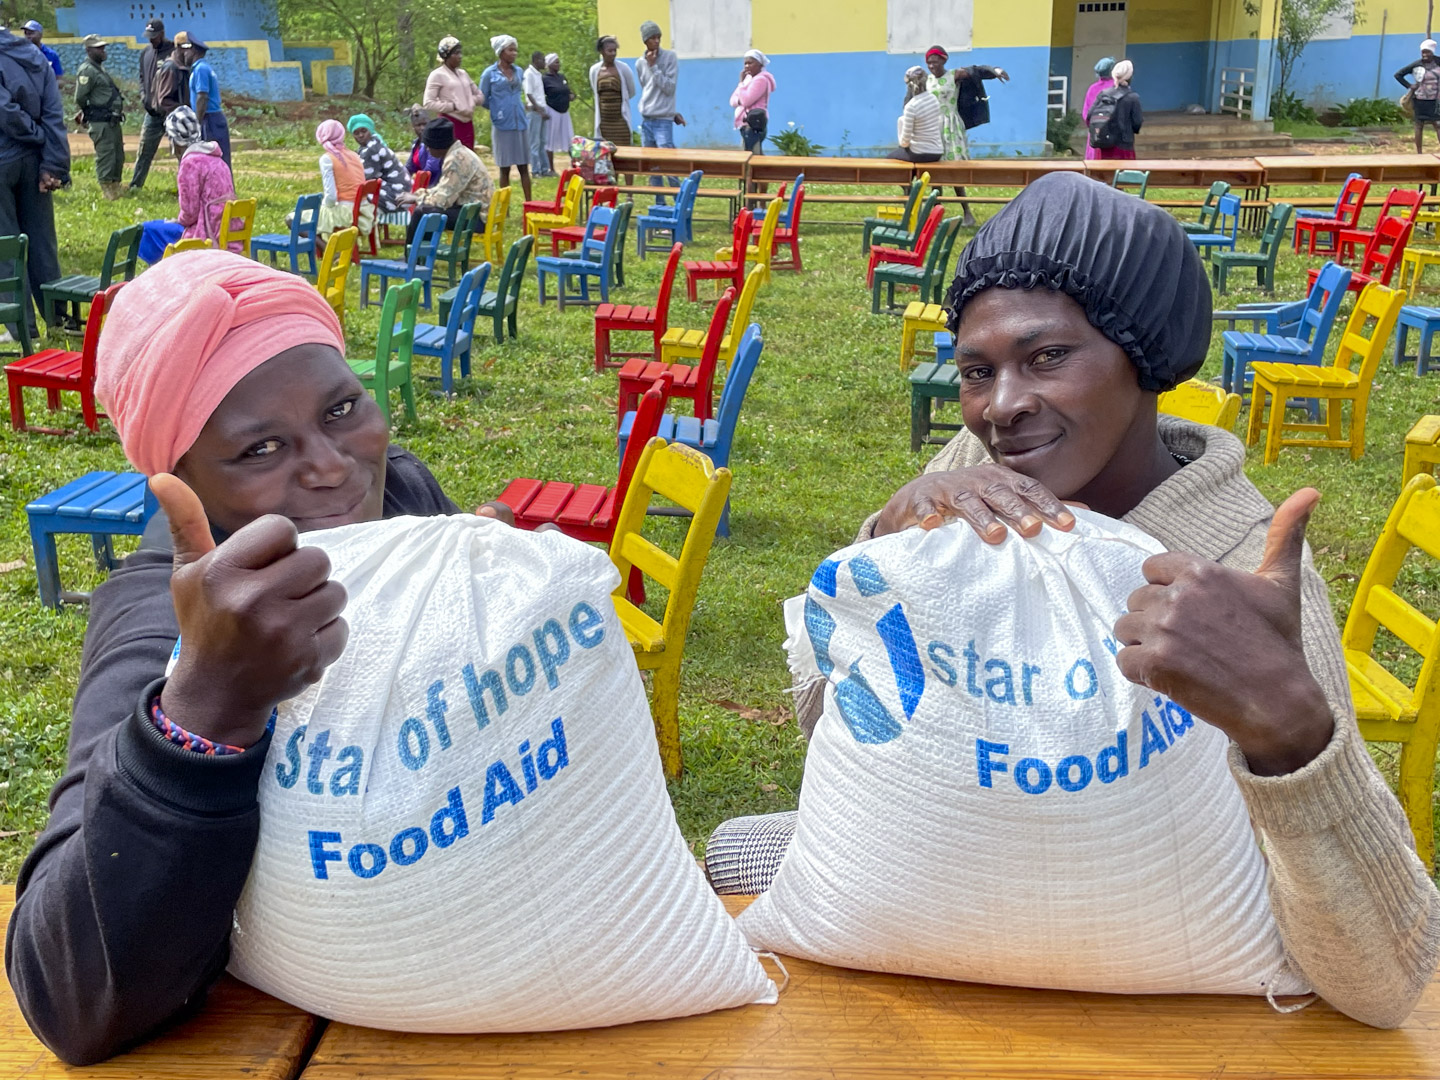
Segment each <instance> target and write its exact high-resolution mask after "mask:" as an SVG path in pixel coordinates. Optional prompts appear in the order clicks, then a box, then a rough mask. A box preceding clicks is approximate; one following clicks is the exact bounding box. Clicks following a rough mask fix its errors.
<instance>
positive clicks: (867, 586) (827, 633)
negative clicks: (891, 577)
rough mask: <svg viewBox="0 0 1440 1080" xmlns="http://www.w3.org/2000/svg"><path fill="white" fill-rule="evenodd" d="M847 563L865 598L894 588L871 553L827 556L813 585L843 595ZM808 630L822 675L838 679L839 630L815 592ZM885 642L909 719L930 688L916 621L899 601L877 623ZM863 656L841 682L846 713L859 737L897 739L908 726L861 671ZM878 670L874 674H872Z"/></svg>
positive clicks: (838, 692)
mask: <svg viewBox="0 0 1440 1080" xmlns="http://www.w3.org/2000/svg"><path fill="white" fill-rule="evenodd" d="M842 566H846V567H848V568H849V571H850V579H851V581H853V582H854V584H855V589H856V591H857V592H859V593H860V595H861V596H864V597H872V596H880V595H882V594H884V593H886V592H889V591H890V585H889V583H888V582H887V581H886V580H885V576H884V575H883V574H881V573H880V568H879V567H878V566H876V565H875V561H874V560H873V559H871V558H870V557H869V556H868V555H857V556H855V557H854V558H853V559H850V560H848V561H846V562H840V561H837V560H835V559H826V560H825V561H824V562H823V563H821V564H820V566H819V568H818V569H817V570H816V571H815V576H814V577H813V578H811V580H810V584H811V585H812V586H814V588H815V589H816V591H818V592H820V593H821V594H823V595H825V596H829V597H834V596H837V595H838V592H839V586H840V568H841V567H842ZM805 630H806V632H807V633H808V634H809V636H810V644H811V647H812V648H814V650H815V663H816V666H817V667H819V669H820V672H821V674H823V675H824V676H826V677H827V678H831V679H833V677H834V672H835V661H834V660H833V659H832V658H831V656H830V641H831V639H832V638H833V637H834V635H835V619H834V617H833V616H832V615H831V614H830V613H829V612H828V611H826V610H825V608H824V607H823V606H822V605H821V604H820V603H819V602H818V601H817V600H816V599H815V598H814V597H813V596H809V595H807V596H806V597H805ZM875 631H876V633H877V634H878V635H879V637H880V643H881V644H882V645H884V646H885V654H886V656H887V657H888V659H889V661H890V671H891V674H893V675H894V677H895V689H896V691H897V693H898V695H899V699H900V708H901V711H902V712H904V714H905V719H906V720H909V719H910V718H911V717H912V716H914V715H915V707H916V706H917V705H918V704H919V703H920V696H921V695H922V694H923V693H924V692H925V669H924V668H923V667H922V666H921V664H920V650H919V649H918V648H916V646H915V635H914V634H913V633H912V632H911V630H910V620H908V619H907V618H906V617H905V611H904V609H903V608H902V607H901V605H900V604H896V605H895V606H894V607H892V608H891V609H890V610H889V611H887V612H886V613H885V614H884V615H882V616H881V617H880V618H879V619H878V620H877V621H876V623H875ZM862 659H864V658H863V657H861V658H859V659H857V660H855V661H854V662H853V663H852V664H851V665H850V673H849V674H848V675H847V676H845V677H844V678H843V679H840V680H839V681H838V682H836V684H835V702H836V704H838V705H839V706H840V715H841V717H842V718H843V719H844V721H845V725H846V726H847V727H848V728H849V729H850V734H851V735H853V736H854V737H855V741H856V742H861V743H887V742H889V741H890V740H892V739H895V738H897V737H898V736H899V735H900V732H901V730H902V728H901V723H900V721H898V720H897V719H895V717H894V716H892V715H891V713H890V710H889V709H888V708H886V707H885V703H884V702H883V701H881V700H880V696H879V695H878V694H877V693H876V692H875V688H874V687H873V686H871V684H870V681H869V680H868V679H867V678H866V677H865V676H864V675H863V674H862V673H861V671H860V663H861V660H862ZM872 674H873V673H872Z"/></svg>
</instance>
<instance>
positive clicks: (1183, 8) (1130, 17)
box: [976, 0, 1440, 49]
mask: <svg viewBox="0 0 1440 1080" xmlns="http://www.w3.org/2000/svg"><path fill="white" fill-rule="evenodd" d="M1075 3H1076V0H1055V4H1054V8H1053V11H1052V15H1051V22H1050V44H1051V46H1052V47H1054V48H1057V49H1064V48H1069V47H1070V45H1071V44H1072V43H1073V42H1074V40H1075ZM986 6H987V7H989V6H990V5H988V4H987V5H986ZM996 6H1002V5H996ZM1260 7H1261V10H1260V13H1259V14H1257V15H1250V14H1247V13H1246V11H1245V4H1244V0H1129V3H1128V6H1127V9H1126V16H1127V18H1126V40H1127V41H1129V42H1131V43H1133V44H1137V45H1163V44H1168V43H1170V42H1178V41H1209V40H1211V39H1212V38H1213V39H1214V40H1216V41H1236V40H1244V39H1246V38H1252V37H1267V38H1268V37H1271V36H1273V33H1274V28H1275V14H1276V10H1277V9H1276V4H1275V0H1265V2H1262V3H1261V5H1260ZM1427 7H1428V4H1427V0H1360V3H1359V10H1360V12H1361V14H1362V16H1363V20H1362V21H1361V22H1360V23H1358V24H1357V25H1356V27H1355V30H1354V33H1355V34H1356V35H1357V36H1358V35H1361V34H1379V33H1380V27H1381V22H1382V18H1383V19H1384V25H1385V33H1386V36H1387V37H1388V36H1389V35H1391V34H1408V35H1411V36H1414V37H1416V38H1417V40H1416V45H1417V46H1418V45H1419V40H1418V39H1419V38H1423V37H1424V36H1425V19H1426V13H1427ZM977 8H978V4H977ZM1386 12H1388V17H1386V16H1385V13H1386ZM979 16H980V12H979V10H977V11H976V19H977V21H978V19H979ZM1437 22H1440V20H1437ZM1262 28H1263V30H1264V32H1263V33H1262V32H1261V30H1262Z"/></svg>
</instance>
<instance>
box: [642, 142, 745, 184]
mask: <svg viewBox="0 0 1440 1080" xmlns="http://www.w3.org/2000/svg"><path fill="white" fill-rule="evenodd" d="M750 158H751V154H750V151H748V150H701V149H692V150H687V149H673V150H672V149H670V148H668V147H657V146H617V147H616V148H615V158H614V161H615V171H616V172H621V173H630V172H636V173H640V172H643V173H654V174H655V175H656V176H679V177H685V176H689V175H690V174H691V173H692V172H694V171H695V170H696V169H702V170H704V172H705V178H706V179H707V180H712V179H718V180H743V179H744V178H745V175H746V167H747V166H748V164H749V162H750Z"/></svg>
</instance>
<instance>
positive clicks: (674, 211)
mask: <svg viewBox="0 0 1440 1080" xmlns="http://www.w3.org/2000/svg"><path fill="white" fill-rule="evenodd" d="M704 177H705V174H704V173H703V172H701V171H700V170H699V169H696V170H695V171H694V172H692V173H691V174H690V175H689V176H687V177H686V178H685V179H684V180H682V181H681V182H680V190H679V191H677V192H676V193H675V202H674V203H673V204H672V205H670V206H658V205H657V206H652V207H650V209H649V210H647V211H646V212H645V213H643V214H641V215H640V216H639V217H637V218H636V219H635V247H636V251H637V252H638V253H639V255H640V258H642V259H643V258H645V253H646V252H647V251H664V250H667V249H666V247H665V243H658V244H657V243H654V242H647V240H648V238H649V237H650V236H651V234H654V233H663V234H664V235H665V236H667V237H668V238H669V240H668V242H669V243H670V244H672V245H673V244H688V243H690V241H691V240H692V239H694V235H695V197H696V196H697V195H698V194H699V192H700V181H701V180H703V179H704Z"/></svg>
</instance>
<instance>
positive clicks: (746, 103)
mask: <svg viewBox="0 0 1440 1080" xmlns="http://www.w3.org/2000/svg"><path fill="white" fill-rule="evenodd" d="M769 66H770V58H769V57H768V56H766V55H765V54H764V53H763V52H761V51H760V50H759V49H751V50H750V51H749V52H747V53H746V54H745V63H744V66H743V67H741V69H740V83H739V85H738V86H736V87H735V92H734V93H733V94H731V95H730V107H731V108H732V109H734V110H735V130H736V131H738V132H740V138H741V140H742V141H743V142H744V144H745V149H746V150H749V151H750V152H751V153H752V154H763V153H765V132H766V131H767V130H769V127H770V95H771V94H772V93H774V92H775V76H774V75H771V74H770V72H769V71H767V70H766V68H768V67H769Z"/></svg>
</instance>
